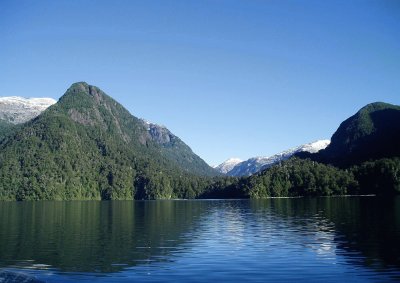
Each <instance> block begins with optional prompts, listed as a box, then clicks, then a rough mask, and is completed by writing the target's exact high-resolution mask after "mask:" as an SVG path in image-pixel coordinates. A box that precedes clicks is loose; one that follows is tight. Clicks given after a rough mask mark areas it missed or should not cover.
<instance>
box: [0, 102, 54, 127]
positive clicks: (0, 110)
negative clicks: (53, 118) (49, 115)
mask: <svg viewBox="0 0 400 283" xmlns="http://www.w3.org/2000/svg"><path fill="white" fill-rule="evenodd" d="M56 102H57V101H56V100H54V99H53V98H24V97H19V96H9V97H0V119H1V120H5V121H7V122H10V123H12V124H20V123H24V122H27V121H29V120H31V119H33V118H35V117H37V116H38V115H39V114H40V113H42V112H43V111H44V110H46V109H47V108H48V107H49V106H51V105H53V104H55V103H56Z"/></svg>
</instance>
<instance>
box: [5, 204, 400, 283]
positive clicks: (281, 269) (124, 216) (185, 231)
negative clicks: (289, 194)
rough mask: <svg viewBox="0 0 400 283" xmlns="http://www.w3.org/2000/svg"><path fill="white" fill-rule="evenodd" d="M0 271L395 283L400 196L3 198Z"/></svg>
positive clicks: (54, 277)
mask: <svg viewBox="0 0 400 283" xmlns="http://www.w3.org/2000/svg"><path fill="white" fill-rule="evenodd" d="M0 271H3V273H4V271H10V272H19V273H21V272H22V273H24V274H27V275H32V276H35V277H36V278H37V279H39V280H42V281H45V282H76V281H85V280H86V281H93V282H142V281H145V282H150V281H151V282H165V281H170V282H172V281H173V282H176V281H178V282H179V281H180V282H189V281H190V282H214V281H216V280H220V282H226V281H230V282H268V281H271V282H276V281H281V282H282V281H304V282H321V281H325V282H337V281H343V282H344V281H346V282H390V281H396V280H397V281H399V280H400V198H396V199H391V200H390V199H380V198H376V197H347V198H316V199H271V200H260V201H251V200H237V201H236V200H230V201H212V200H205V201H147V202H145V201H114V202H95V201H93V202H22V203H16V202H1V203H0ZM0 274H1V273H0ZM0 281H1V279H0Z"/></svg>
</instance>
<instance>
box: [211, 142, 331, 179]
mask: <svg viewBox="0 0 400 283" xmlns="http://www.w3.org/2000/svg"><path fill="white" fill-rule="evenodd" d="M329 143H330V141H329V140H319V141H315V142H312V143H308V144H304V145H301V146H298V147H295V148H291V149H288V150H286V151H283V152H280V153H278V154H275V155H272V156H266V157H254V158H250V159H248V160H246V161H242V162H237V163H236V164H235V165H234V166H232V167H231V168H230V170H225V171H226V172H223V171H222V170H220V168H222V169H224V168H226V167H227V166H225V165H224V164H225V162H224V163H222V164H221V165H219V166H217V167H216V169H217V170H218V171H219V172H221V173H224V174H226V175H228V176H236V177H241V176H250V175H252V174H254V173H257V172H259V171H261V170H264V169H266V168H268V167H270V166H272V165H274V164H276V163H278V162H281V161H283V160H286V159H288V158H290V157H291V156H293V155H294V154H296V153H298V152H309V153H315V152H318V151H320V150H321V149H324V148H326V147H327V146H328V145H329ZM228 161H229V160H228ZM230 164H232V165H233V164H234V163H232V162H231V163H230ZM228 168H229V167H228Z"/></svg>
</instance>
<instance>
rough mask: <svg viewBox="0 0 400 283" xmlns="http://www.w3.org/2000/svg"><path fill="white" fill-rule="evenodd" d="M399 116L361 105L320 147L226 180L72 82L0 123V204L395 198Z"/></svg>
mask: <svg viewBox="0 0 400 283" xmlns="http://www.w3.org/2000/svg"><path fill="white" fill-rule="evenodd" d="M399 113H400V107H398V106H393V105H389V104H383V103H375V104H370V105H368V106H366V107H364V108H363V109H361V110H360V111H359V112H358V113H357V114H356V115H354V116H352V117H350V118H349V119H348V120H346V121H345V122H343V123H342V124H341V125H340V127H339V129H338V130H337V132H336V133H335V134H334V135H333V137H332V142H331V144H330V145H329V146H328V148H327V149H325V150H324V151H322V152H320V153H317V154H307V155H304V154H303V155H299V156H298V157H294V158H292V159H290V160H287V161H285V162H281V163H279V164H277V165H275V166H272V167H270V168H268V169H266V170H264V171H262V172H259V173H258V174H255V175H253V176H250V177H244V178H234V177H225V176H220V175H218V174H217V173H216V172H215V171H213V169H212V168H211V167H209V166H208V165H207V164H206V163H205V162H204V161H203V160H202V159H201V158H199V157H198V156H197V155H195V154H194V153H193V152H192V151H191V149H190V148H189V147H188V146H187V145H186V144H184V143H183V142H182V141H181V140H180V139H179V138H178V137H176V136H174V135H172V134H171V133H170V132H169V131H168V130H167V129H165V128H157V127H153V126H152V127H153V128H151V129H149V128H147V125H146V123H143V121H142V120H140V119H138V118H136V117H134V116H132V115H131V114H130V113H129V112H128V111H127V110H126V109H125V108H124V107H123V106H122V105H120V104H119V103H118V102H116V101H115V100H113V99H112V98H111V97H109V96H107V95H106V94H105V93H104V92H102V91H101V90H100V89H98V88H97V87H94V86H90V85H88V84H86V83H75V84H73V85H72V86H71V87H70V88H69V89H68V90H67V92H66V93H65V94H64V95H63V96H62V97H61V99H60V100H59V102H58V103H56V104H54V105H52V106H50V107H49V108H48V109H47V110H45V111H44V112H43V113H42V114H41V115H39V116H38V117H37V118H35V119H33V120H31V121H29V122H27V123H25V124H22V125H17V126H12V125H10V124H8V123H6V122H4V123H3V122H2V123H0V200H78V199H79V200H81V199H98V200H100V199H102V200H110V199H171V198H267V197H298V196H331V195H345V194H381V195H392V194H397V193H400V158H399V156H400V152H399V147H398V145H399V144H400V134H399V133H400V129H399V126H398V125H399V123H398V121H399V117H400V116H399ZM151 131H153V132H151ZM154 131H156V132H154ZM157 131H159V132H157ZM152 133H153V134H154V135H152Z"/></svg>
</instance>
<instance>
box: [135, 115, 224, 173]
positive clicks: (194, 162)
mask: <svg viewBox="0 0 400 283" xmlns="http://www.w3.org/2000/svg"><path fill="white" fill-rule="evenodd" d="M140 121H141V123H142V124H143V126H144V127H145V128H146V129H147V132H148V134H149V138H150V139H151V140H152V141H153V142H154V143H156V144H158V145H160V146H161V151H160V153H161V154H162V155H163V156H164V157H166V158H168V159H170V160H172V161H174V162H176V163H178V164H180V165H181V167H182V168H184V169H185V170H187V171H190V172H196V173H197V174H202V175H207V176H214V175H217V174H218V172H217V171H216V170H214V169H213V168H211V167H210V166H209V165H208V164H207V163H206V162H205V161H204V160H203V159H201V158H200V157H199V156H198V155H196V154H195V153H194V152H193V151H192V149H191V148H190V147H189V146H188V145H186V144H185V143H184V142H183V141H182V140H181V139H180V138H179V137H177V136H175V135H174V134H173V133H171V131H170V130H168V129H167V128H166V127H164V126H161V125H158V124H154V123H151V122H149V121H147V120H143V119H141V120H140Z"/></svg>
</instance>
